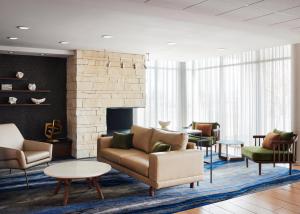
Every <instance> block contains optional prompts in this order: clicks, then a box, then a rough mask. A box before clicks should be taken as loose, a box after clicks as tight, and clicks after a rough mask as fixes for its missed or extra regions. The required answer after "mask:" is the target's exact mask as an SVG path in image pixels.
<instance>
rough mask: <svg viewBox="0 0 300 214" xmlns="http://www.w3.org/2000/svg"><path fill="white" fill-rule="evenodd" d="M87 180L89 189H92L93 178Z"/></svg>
mask: <svg viewBox="0 0 300 214" xmlns="http://www.w3.org/2000/svg"><path fill="white" fill-rule="evenodd" d="M86 182H87V183H88V186H89V189H91V188H92V186H93V183H92V180H91V179H90V178H87V179H86Z"/></svg>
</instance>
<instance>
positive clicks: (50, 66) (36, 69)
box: [0, 54, 67, 140]
mask: <svg viewBox="0 0 300 214" xmlns="http://www.w3.org/2000/svg"><path fill="white" fill-rule="evenodd" d="M17 71H22V72H23V73H24V74H25V75H24V77H23V78H24V79H27V80H26V81H10V80H0V89H1V84H3V83H12V84H13V89H23V90H25V89H27V86H28V83H36V85H37V90H38V89H48V90H51V92H50V93H0V103H7V100H8V97H9V96H14V97H17V98H18V103H31V101H30V98H31V97H34V98H43V97H46V99H47V101H46V103H50V104H51V105H50V106H16V107H0V124H1V123H15V124H16V125H17V126H18V128H19V129H20V131H21V133H22V134H23V136H24V137H25V138H27V139H35V140H40V139H45V136H44V124H45V123H46V122H51V121H52V120H53V119H59V120H61V121H62V123H63V128H64V129H63V133H62V136H61V137H65V136H66V135H67V125H66V59H64V58H54V57H42V56H23V55H8V54H0V77H14V76H15V73H16V72H17Z"/></svg>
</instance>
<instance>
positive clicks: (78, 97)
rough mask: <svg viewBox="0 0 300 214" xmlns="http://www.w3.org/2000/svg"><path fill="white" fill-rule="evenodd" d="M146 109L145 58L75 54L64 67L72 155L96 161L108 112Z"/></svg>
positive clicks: (105, 130)
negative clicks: (119, 109) (98, 141)
mask: <svg viewBox="0 0 300 214" xmlns="http://www.w3.org/2000/svg"><path fill="white" fill-rule="evenodd" d="M122 107H123V108H124V107H145V68H144V55H137V54H126V53H115V52H107V51H87V50H77V51H75V55H74V56H71V57H69V58H68V63H67V120H68V136H69V137H70V138H71V139H72V140H73V148H72V155H73V156H74V157H76V158H85V157H95V156H96V149H97V138H98V137H99V136H100V135H101V134H106V132H107V127H106V116H107V115H106V112H107V108H122Z"/></svg>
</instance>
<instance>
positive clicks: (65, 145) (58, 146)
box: [45, 138, 72, 159]
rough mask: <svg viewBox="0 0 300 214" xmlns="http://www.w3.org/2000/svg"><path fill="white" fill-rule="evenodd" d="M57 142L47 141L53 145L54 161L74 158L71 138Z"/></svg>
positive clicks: (60, 139)
mask: <svg viewBox="0 0 300 214" xmlns="http://www.w3.org/2000/svg"><path fill="white" fill-rule="evenodd" d="M57 140H58V141H57V142H52V141H45V142H46V143H50V144H52V145H53V151H52V157H53V159H62V158H70V157H72V140H71V139H69V138H59V139H57Z"/></svg>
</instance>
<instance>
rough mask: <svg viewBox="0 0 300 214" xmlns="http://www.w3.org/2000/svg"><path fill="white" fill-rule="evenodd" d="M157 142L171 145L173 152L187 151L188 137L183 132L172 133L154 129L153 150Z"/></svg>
mask: <svg viewBox="0 0 300 214" xmlns="http://www.w3.org/2000/svg"><path fill="white" fill-rule="evenodd" d="M157 141H162V142H164V143H166V144H169V145H171V151H176V150H186V146H187V143H188V135H187V134H185V133H181V132H170V131H162V130H157V129H154V131H153V135H152V139H151V145H152V146H151V148H152V147H153V145H154V144H155V143H156V142H157Z"/></svg>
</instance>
